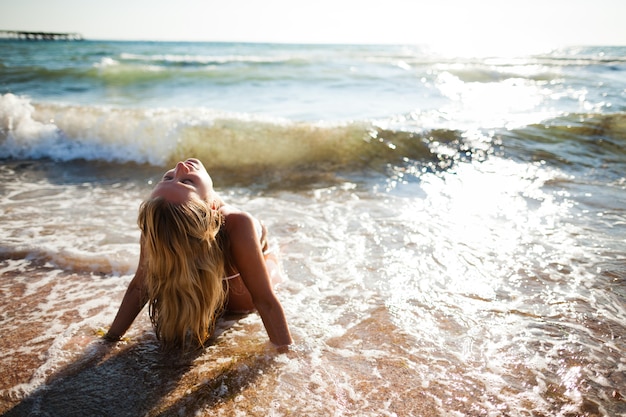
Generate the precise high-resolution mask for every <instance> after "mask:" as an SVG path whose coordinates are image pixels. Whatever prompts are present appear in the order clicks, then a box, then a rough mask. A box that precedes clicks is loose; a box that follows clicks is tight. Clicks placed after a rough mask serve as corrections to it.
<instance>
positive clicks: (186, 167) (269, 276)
mask: <svg viewBox="0 0 626 417" xmlns="http://www.w3.org/2000/svg"><path fill="white" fill-rule="evenodd" d="M138 223H139V227H140V229H141V253H140V257H139V265H138V267H137V271H136V273H135V276H134V278H133V279H132V281H131V282H130V284H129V286H128V289H127V290H126V294H125V295H124V298H123V300H122V304H121V305H120V308H119V311H118V312H117V315H116V316H115V319H114V320H113V323H112V325H111V327H110V329H109V331H108V333H107V334H106V335H105V338H106V339H107V340H112V341H115V340H119V339H120V337H121V336H123V335H124V333H125V332H126V331H127V330H128V328H129V327H130V325H131V324H132V322H133V321H134V320H135V318H136V317H137V315H138V314H139V312H140V311H141V310H142V309H143V307H144V306H145V304H146V303H148V307H149V310H148V311H149V314H150V319H151V321H152V324H153V326H154V329H155V332H156V335H157V337H158V338H159V339H160V340H161V341H162V342H163V343H164V345H165V346H168V347H170V346H185V345H187V344H188V343H189V341H190V339H191V342H192V343H193V342H195V343H196V344H197V345H199V346H202V345H203V344H204V342H205V341H206V339H207V338H208V337H209V336H210V335H211V333H212V329H213V326H214V324H215V320H216V319H217V317H218V316H219V314H220V313H221V312H222V311H224V310H230V311H236V312H248V311H252V310H255V309H256V310H257V311H258V313H259V315H260V316H261V319H262V320H263V324H264V326H265V329H266V330H267V334H268V336H269V338H270V341H271V342H272V343H274V344H275V345H276V346H277V348H278V350H279V351H286V350H287V349H288V348H287V346H288V345H290V344H291V343H292V339H291V335H290V333H289V328H288V326H287V321H286V319H285V314H284V312H283V308H282V306H281V304H280V302H279V301H278V299H277V298H276V295H275V294H274V291H273V288H272V287H273V281H275V280H274V279H273V278H276V277H277V276H278V275H277V272H278V271H276V270H275V268H271V266H276V264H275V259H272V257H271V256H272V255H271V254H270V253H268V251H267V249H268V247H267V240H266V233H267V232H266V230H265V228H264V227H263V226H262V225H261V223H260V222H259V221H258V220H257V219H256V218H254V217H252V216H251V215H250V214H248V213H246V212H243V211H240V210H237V209H236V208H234V207H232V206H229V205H227V204H225V203H224V202H223V201H222V200H221V198H220V197H219V196H218V195H217V194H216V193H215V191H214V190H213V181H212V179H211V177H210V176H209V174H208V173H207V171H206V169H205V168H204V166H203V165H202V163H201V162H200V161H199V160H197V159H193V158H190V159H187V160H186V161H184V162H179V163H178V164H176V167H175V168H173V169H171V170H169V171H167V172H166V173H165V175H164V176H163V178H162V179H161V181H160V182H159V183H158V184H157V185H156V187H155V188H154V190H153V192H152V194H151V196H150V198H149V199H148V200H146V201H144V202H143V203H142V205H141V207H140V210H139V217H138ZM273 261H274V263H272V262H273Z"/></svg>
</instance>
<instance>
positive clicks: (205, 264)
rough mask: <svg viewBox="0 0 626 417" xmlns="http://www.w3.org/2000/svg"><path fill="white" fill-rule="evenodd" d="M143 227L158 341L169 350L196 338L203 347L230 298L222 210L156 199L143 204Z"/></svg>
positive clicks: (193, 202)
mask: <svg viewBox="0 0 626 417" xmlns="http://www.w3.org/2000/svg"><path fill="white" fill-rule="evenodd" d="M138 224H139V228H140V229H141V239H142V247H143V251H144V253H143V255H144V259H145V268H146V289H147V296H148V306H149V315H150V320H151V321H152V325H153V326H154V330H155V333H156V335H157V337H158V338H159V340H160V341H161V342H162V343H163V344H164V345H165V346H166V347H174V346H182V347H186V346H187V343H188V341H189V339H190V338H191V340H192V342H194V344H197V345H199V346H203V345H204V343H205V341H206V339H207V338H208V337H209V336H210V335H211V333H212V331H213V328H214V325H215V320H216V318H217V316H218V315H219V314H220V312H221V310H222V308H223V306H224V302H225V298H226V290H225V288H224V284H223V277H224V255H223V249H222V245H221V243H220V237H219V230H220V227H221V225H222V216H221V214H220V212H219V211H218V210H214V209H212V208H211V206H210V203H207V202H205V201H202V200H199V199H190V200H188V201H186V202H184V203H182V204H174V203H171V202H169V201H167V200H166V199H164V198H162V197H156V198H151V199H148V200H146V201H144V202H143V203H142V204H141V207H140V209H139V217H138Z"/></svg>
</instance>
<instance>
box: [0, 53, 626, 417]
mask: <svg viewBox="0 0 626 417" xmlns="http://www.w3.org/2000/svg"><path fill="white" fill-rule="evenodd" d="M624 74H626V48H624V47H605V46H598V47H568V48H562V49H558V50H546V51H544V52H543V53H538V54H535V55H516V54H515V53H514V51H512V52H511V54H509V55H508V56H450V55H444V54H441V53H439V52H438V51H436V50H432V49H429V48H426V47H420V46H412V45H377V46H364V45H289V44H240V43H167V42H105V41H84V42H17V41H4V42H0V180H1V181H0V220H1V222H2V229H1V230H0V330H1V332H2V334H3V337H2V338H1V339H2V341H1V342H0V344H1V347H2V350H3V351H5V352H7V354H6V355H5V356H2V357H0V367H1V368H2V369H3V370H4V369H10V370H11V371H12V372H9V373H6V372H1V373H0V374H2V376H0V407H1V408H0V410H3V411H4V410H8V409H10V408H12V407H15V408H14V413H15V415H25V414H28V413H29V412H31V411H33V410H39V411H43V412H47V413H50V414H53V415H54V414H59V415H62V414H63V413H64V412H65V413H66V414H67V413H69V414H71V413H73V412H79V411H78V410H79V409H80V413H83V414H84V413H85V410H95V411H94V412H96V411H97V412H100V411H102V410H106V412H107V413H109V414H111V413H113V414H114V413H116V412H118V411H119V409H117V408H115V403H116V401H113V400H114V399H116V398H117V397H118V396H120V395H122V394H121V392H122V391H123V392H124V395H125V396H126V397H127V399H128V401H127V412H128V413H129V415H161V412H162V410H164V409H165V410H168V412H170V414H190V413H191V414H196V415H236V413H237V412H245V413H247V414H248V415H263V416H266V415H329V416H330V415H358V416H370V415H371V416H380V415H397V416H408V415H424V416H431V415H432V416H434V415H469V416H487V415H509V416H525V415H537V416H548V415H549V416H552V415H559V416H570V415H584V416H597V415H601V416H617V415H623V414H625V413H626V402H625V401H624V398H625V397H626V391H625V390H624V386H626V362H625V361H624V358H625V357H626V345H625V343H624V340H625V338H626V267H625V265H626V239H625V237H626V174H625V173H626V151H625V149H626V146H625V145H626V76H624ZM187 156H196V157H200V158H201V159H202V160H203V161H204V163H205V165H206V166H207V167H208V168H209V171H210V172H211V174H212V176H213V178H214V180H215V183H216V186H217V188H218V191H219V192H220V193H221V194H222V195H223V196H224V198H225V199H226V200H228V201H229V202H231V203H233V204H235V205H238V206H241V207H243V208H245V209H246V210H249V211H251V212H253V213H254V214H255V215H257V216H258V217H260V218H262V219H263V220H264V222H265V223H266V225H267V226H268V227H269V229H270V232H271V235H272V237H273V239H275V243H276V244H277V245H278V246H279V247H280V248H281V252H282V255H283V267H284V269H285V272H286V273H287V275H288V277H289V280H288V281H287V283H286V284H285V285H284V286H283V287H282V288H281V289H279V291H278V296H279V298H280V299H281V302H282V303H283V305H284V307H285V311H286V314H287V317H288V321H289V323H290V326H291V328H292V332H293V334H294V337H295V339H296V345H297V348H296V352H294V353H293V354H292V355H291V356H287V357H279V358H272V357H270V356H268V354H267V352H266V351H265V350H264V349H265V348H264V344H263V343H264V341H265V340H266V336H265V334H264V333H263V330H262V326H261V325H260V322H259V320H258V317H256V315H251V316H249V317H247V318H245V319H244V320H243V321H240V322H237V323H236V324H235V325H234V327H231V330H226V331H225V332H224V335H223V336H220V338H218V340H216V342H215V344H214V345H213V346H212V347H211V348H210V349H208V350H207V351H206V352H204V353H203V354H202V355H200V356H199V357H198V358H196V359H194V361H193V363H192V365H190V366H189V368H185V369H189V372H187V373H186V374H184V375H182V374H181V370H180V368H176V367H175V366H173V367H168V366H164V365H163V358H161V357H160V356H159V354H158V349H157V346H158V343H157V342H156V340H154V338H153V336H151V335H152V333H151V330H150V326H149V322H147V321H146V319H145V317H144V318H143V319H140V320H139V322H138V323H136V325H135V326H134V327H133V328H132V330H131V332H130V333H129V338H130V339H129V342H127V345H124V346H126V347H121V348H119V349H118V350H114V351H113V352H107V354H106V355H108V356H105V357H104V358H105V359H102V357H101V356H100V355H101V352H100V351H98V349H97V346H98V345H97V338H96V337H95V336H94V330H95V329H97V328H100V327H106V326H108V324H109V323H110V321H111V319H112V316H113V315H114V314H115V310H116V307H117V304H118V303H119V301H120V299H121V296H122V294H123V290H124V288H125V285H126V284H127V283H128V281H129V280H130V278H132V274H133V271H134V267H135V265H136V261H137V256H138V245H137V239H138V232H137V228H136V225H135V220H136V219H135V216H136V210H137V206H138V205H139V203H140V202H141V200H142V199H143V198H144V197H145V196H146V194H147V193H148V192H149V190H150V188H151V187H152V185H153V184H154V182H155V181H157V180H158V178H159V176H160V175H161V173H162V172H163V170H164V168H165V167H167V166H169V165H170V164H171V163H174V162H176V161H177V160H179V159H181V158H184V157H187ZM41 300H44V301H45V302H41ZM25 327H28V328H29V329H30V331H29V332H24V331H23V329H24V328H25ZM240 330H241V331H240ZM4 335H6V336H4ZM125 367H131V368H132V369H133V372H128V373H124V372H122V371H121V369H125ZM68 369H69V371H68ZM155 372H156V374H155ZM67 375H69V376H67ZM154 375H157V378H155V377H154ZM103 377H104V378H111V380H115V381H118V383H119V381H123V383H121V385H119V387H121V388H119V389H118V391H115V390H111V389H106V390H105V389H101V388H99V387H101V386H102V384H101V383H100V382H98V381H101V380H102V378H103ZM163 380H167V381H170V384H169V385H163V384H162V383H161V382H162V381H163ZM107 386H108V385H107ZM124 387H126V388H124ZM131 388H132V389H131ZM127 389H128V390H130V391H131V392H130V393H128V394H127V393H126V391H127ZM147 393H150V394H147ZM303 394H304V395H303ZM71 404H75V406H72V405H71ZM72 407H74V408H72ZM90 407H91V408H90ZM166 414H167V413H166Z"/></svg>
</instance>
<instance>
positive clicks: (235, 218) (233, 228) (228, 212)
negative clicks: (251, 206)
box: [220, 204, 259, 235]
mask: <svg viewBox="0 0 626 417" xmlns="http://www.w3.org/2000/svg"><path fill="white" fill-rule="evenodd" d="M220 212H221V214H222V217H223V219H224V229H225V230H226V232H227V233H228V234H229V235H232V234H233V233H241V232H243V233H246V232H247V231H249V230H251V229H252V230H256V229H257V226H256V224H257V223H259V221H258V220H257V219H256V218H255V217H254V216H252V215H251V214H250V213H248V212H247V211H243V210H241V209H238V208H236V207H233V206H230V205H226V204H225V205H223V206H222V207H221V208H220Z"/></svg>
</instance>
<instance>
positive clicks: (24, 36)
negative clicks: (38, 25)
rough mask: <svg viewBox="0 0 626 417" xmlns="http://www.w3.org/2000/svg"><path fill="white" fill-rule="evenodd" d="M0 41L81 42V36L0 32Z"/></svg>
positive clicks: (76, 34) (75, 34)
mask: <svg viewBox="0 0 626 417" xmlns="http://www.w3.org/2000/svg"><path fill="white" fill-rule="evenodd" d="M0 39H18V40H23V41H82V40H83V35H81V34H80V33H60V32H28V31H24V30H0Z"/></svg>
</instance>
